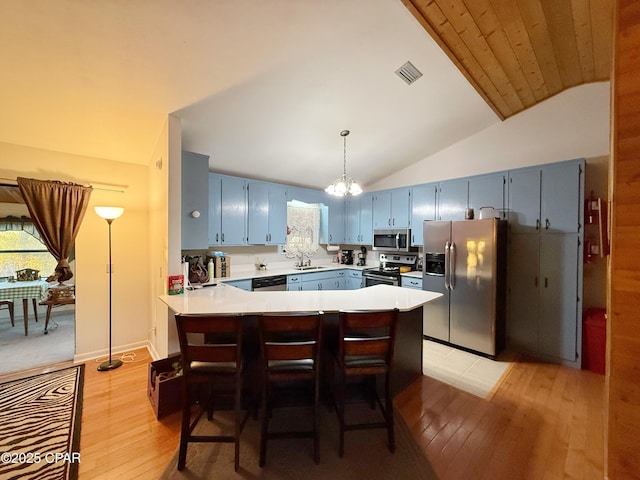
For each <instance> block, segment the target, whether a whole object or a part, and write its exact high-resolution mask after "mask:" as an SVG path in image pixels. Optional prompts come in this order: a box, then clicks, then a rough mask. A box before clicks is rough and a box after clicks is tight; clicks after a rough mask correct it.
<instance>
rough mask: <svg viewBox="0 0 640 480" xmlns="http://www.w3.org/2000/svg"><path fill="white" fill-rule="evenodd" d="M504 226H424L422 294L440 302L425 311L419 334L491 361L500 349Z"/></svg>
mask: <svg viewBox="0 0 640 480" xmlns="http://www.w3.org/2000/svg"><path fill="white" fill-rule="evenodd" d="M506 223H507V222H506V221H504V220H497V219H493V218H490V219H482V220H462V221H453V222H451V221H425V222H424V227H423V234H424V237H423V242H424V247H423V252H424V253H423V255H424V258H423V261H422V268H423V282H422V288H423V290H430V291H434V292H440V293H442V294H443V296H442V297H440V298H438V299H437V300H434V301H431V302H429V303H427V304H426V305H425V306H424V312H425V314H424V325H423V333H424V335H425V336H426V337H431V338H433V339H436V340H440V341H442V342H446V343H449V344H451V345H456V346H459V347H463V348H465V349H469V350H473V351H476V352H479V353H483V354H485V355H488V356H491V357H495V356H496V355H497V354H498V353H500V350H502V348H503V347H504V342H505V317H506V311H505V310H506V262H507V255H506V253H507V252H506V247H507V242H506V233H507V230H506Z"/></svg>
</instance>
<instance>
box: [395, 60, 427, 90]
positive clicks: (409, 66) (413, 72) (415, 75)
mask: <svg viewBox="0 0 640 480" xmlns="http://www.w3.org/2000/svg"><path fill="white" fill-rule="evenodd" d="M396 75H398V76H399V77H400V78H401V79H402V80H404V82H405V83H406V84H407V85H411V84H412V83H413V82H415V81H416V80H418V79H419V78H420V77H421V76H422V72H420V70H418V69H417V68H416V67H414V66H413V63H411V62H407V63H405V64H404V65H402V66H401V67H400V68H399V69H398V70H396Z"/></svg>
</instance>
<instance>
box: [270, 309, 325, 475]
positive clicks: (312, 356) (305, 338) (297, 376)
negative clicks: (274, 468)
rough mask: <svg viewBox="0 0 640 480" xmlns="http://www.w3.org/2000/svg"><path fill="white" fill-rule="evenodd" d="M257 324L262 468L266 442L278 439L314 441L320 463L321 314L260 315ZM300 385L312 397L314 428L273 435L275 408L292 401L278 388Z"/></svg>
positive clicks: (295, 401) (295, 400) (314, 454)
mask: <svg viewBox="0 0 640 480" xmlns="http://www.w3.org/2000/svg"><path fill="white" fill-rule="evenodd" d="M258 325H259V327H258V328H259V335H260V349H261V354H262V371H263V384H262V404H261V416H262V431H261V435H260V466H261V467H262V466H264V464H265V461H266V456H267V441H268V440H269V439H276V438H313V459H314V462H315V463H319V462H320V451H319V443H320V440H319V433H318V403H319V388H320V381H319V379H320V348H321V343H322V339H321V337H322V333H321V330H322V314H320V313H316V312H313V313H297V314H286V315H277V314H273V315H271V314H270V315H261V316H260V317H259V318H258ZM296 384H297V385H296ZM300 384H304V385H305V386H308V387H309V391H310V392H311V396H312V398H311V404H312V407H313V418H312V427H311V429H310V430H302V429H296V430H289V431H284V432H283V431H278V432H270V431H269V419H270V416H271V411H272V408H274V407H278V406H280V407H282V406H290V405H291V402H286V401H284V402H283V401H282V400H283V399H284V398H287V397H286V396H285V397H283V396H282V395H280V396H278V395H277V394H278V393H282V390H280V391H279V392H278V391H276V389H282V387H290V388H291V387H294V386H298V385H300ZM285 389H286V388H285ZM278 400H280V402H278ZM289 400H291V398H289ZM298 400H299V397H298V398H295V397H294V402H293V404H294V405H295V404H297V401H298Z"/></svg>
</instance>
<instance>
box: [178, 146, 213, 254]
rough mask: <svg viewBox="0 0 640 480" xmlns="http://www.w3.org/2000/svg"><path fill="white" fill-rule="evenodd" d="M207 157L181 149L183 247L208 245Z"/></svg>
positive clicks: (185, 248) (196, 247)
mask: <svg viewBox="0 0 640 480" xmlns="http://www.w3.org/2000/svg"><path fill="white" fill-rule="evenodd" d="M208 175H209V157H208V156H206V155H200V154H198V153H192V152H182V182H181V192H182V193H181V199H182V201H181V211H180V218H181V222H180V223H181V246H182V249H183V250H199V249H206V248H207V247H208V246H209V225H208V223H209V201H208V200H209V199H208V196H209V181H208Z"/></svg>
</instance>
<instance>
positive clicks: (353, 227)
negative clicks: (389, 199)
mask: <svg viewBox="0 0 640 480" xmlns="http://www.w3.org/2000/svg"><path fill="white" fill-rule="evenodd" d="M344 241H345V243H348V244H351V245H371V243H372V242H373V195H372V194H371V193H363V194H361V195H358V196H357V197H349V198H348V199H347V201H346V206H345V239H344Z"/></svg>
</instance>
